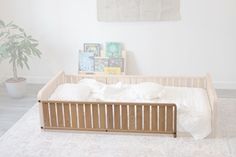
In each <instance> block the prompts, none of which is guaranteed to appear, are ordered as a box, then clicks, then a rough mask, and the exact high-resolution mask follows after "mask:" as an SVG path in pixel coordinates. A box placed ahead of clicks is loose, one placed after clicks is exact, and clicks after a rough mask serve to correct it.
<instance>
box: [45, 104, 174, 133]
mask: <svg viewBox="0 0 236 157" xmlns="http://www.w3.org/2000/svg"><path fill="white" fill-rule="evenodd" d="M41 103H42V110H43V119H44V122H43V126H42V128H43V129H54V130H81V131H103V132H136V133H161V134H173V136H174V137H176V136H177V131H176V130H177V108H176V105H175V104H156V103H151V104H147V103H117V102H115V103H114V102H111V103H108V102H106V103H104V102H60V101H58V102H57V101H42V102H41Z"/></svg>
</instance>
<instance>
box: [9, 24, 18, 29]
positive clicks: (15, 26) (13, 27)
mask: <svg viewBox="0 0 236 157" xmlns="http://www.w3.org/2000/svg"><path fill="white" fill-rule="evenodd" d="M8 27H11V28H12V29H17V28H18V26H17V25H15V24H11V23H10V24H8Z"/></svg>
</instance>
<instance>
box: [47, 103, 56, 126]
mask: <svg viewBox="0 0 236 157" xmlns="http://www.w3.org/2000/svg"><path fill="white" fill-rule="evenodd" d="M49 107H50V115H51V125H52V127H55V126H57V117H56V109H55V103H50V104H49Z"/></svg>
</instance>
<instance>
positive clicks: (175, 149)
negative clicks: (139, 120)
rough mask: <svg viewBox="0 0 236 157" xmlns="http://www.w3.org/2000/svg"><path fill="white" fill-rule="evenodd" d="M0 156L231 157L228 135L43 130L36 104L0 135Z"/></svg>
mask: <svg viewBox="0 0 236 157" xmlns="http://www.w3.org/2000/svg"><path fill="white" fill-rule="evenodd" d="M0 156H1V157H78V156H81V157H86V156H89V157H91V156H96V157H98V156H103V157H110V156H114V157H119V156H120V157H124V156H128V157H131V156H135V157H136V156H142V157H143V156H144V157H145V156H158V157H200V156H201V157H232V155H231V150H230V146H229V143H228V140H227V137H224V136H222V137H218V138H215V139H211V138H208V139H204V140H199V141H195V140H194V139H193V138H191V137H178V138H176V139H175V138H173V137H172V136H170V137H169V136H168V137H165V136H164V137H163V136H158V135H140V134H135V135H134V134H114V133H112V134H103V133H87V132H67V133H65V132H52V131H50V132H48V131H47V132H45V131H42V130H41V129H40V124H39V111H38V106H37V105H35V106H34V107H33V108H31V109H30V110H29V111H28V112H27V113H26V114H25V115H24V116H23V117H22V118H21V119H20V120H19V121H18V122H17V123H16V124H15V125H14V126H13V127H12V128H10V129H9V130H8V131H7V132H6V133H5V134H4V135H3V136H1V137H0Z"/></svg>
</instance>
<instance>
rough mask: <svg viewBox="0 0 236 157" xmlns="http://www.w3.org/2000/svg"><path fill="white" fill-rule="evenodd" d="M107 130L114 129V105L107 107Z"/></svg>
mask: <svg viewBox="0 0 236 157" xmlns="http://www.w3.org/2000/svg"><path fill="white" fill-rule="evenodd" d="M107 125H108V126H107V128H108V129H112V128H113V118H112V105H107Z"/></svg>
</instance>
